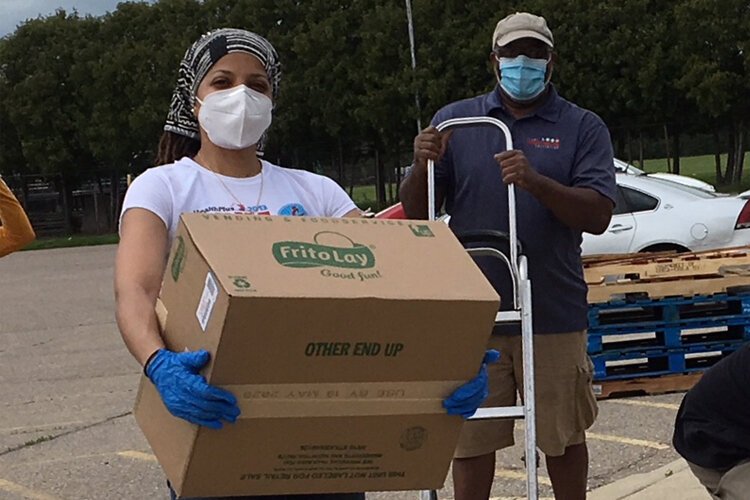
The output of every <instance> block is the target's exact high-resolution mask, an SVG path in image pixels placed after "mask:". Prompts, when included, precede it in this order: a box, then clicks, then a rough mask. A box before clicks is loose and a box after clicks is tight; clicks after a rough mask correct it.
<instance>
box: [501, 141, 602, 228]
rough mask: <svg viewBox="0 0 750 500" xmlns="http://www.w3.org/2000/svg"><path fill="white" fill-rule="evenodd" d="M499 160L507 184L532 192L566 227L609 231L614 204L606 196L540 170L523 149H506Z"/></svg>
mask: <svg viewBox="0 0 750 500" xmlns="http://www.w3.org/2000/svg"><path fill="white" fill-rule="evenodd" d="M495 160H497V162H498V163H499V164H500V168H501V169H502V171H503V181H504V182H505V183H506V184H515V185H516V186H518V187H519V188H521V189H524V190H526V191H528V192H529V193H531V194H532V195H533V196H534V197H535V198H536V199H538V200H539V201H540V202H541V203H542V204H543V205H544V206H545V207H547V208H548V209H549V210H550V211H551V212H552V213H553V214H554V215H555V217H557V218H558V219H560V221H561V222H562V223H563V224H565V225H566V226H568V227H571V228H573V229H578V230H580V231H585V232H587V233H591V234H602V233H603V232H604V231H606V230H607V227H608V226H609V221H610V219H611V218H612V209H613V208H614V205H613V203H612V201H611V200H610V199H609V198H607V197H606V196H604V195H602V194H599V192H597V191H596V190H594V189H591V188H587V187H575V186H573V187H571V186H564V185H562V184H560V183H559V182H557V181H556V180H554V179H551V178H549V177H547V176H544V175H542V174H540V173H538V172H537V171H536V170H534V168H532V167H531V165H530V164H529V160H528V159H527V158H526V155H524V154H523V152H522V151H518V150H512V151H505V152H503V153H500V154H497V155H495Z"/></svg>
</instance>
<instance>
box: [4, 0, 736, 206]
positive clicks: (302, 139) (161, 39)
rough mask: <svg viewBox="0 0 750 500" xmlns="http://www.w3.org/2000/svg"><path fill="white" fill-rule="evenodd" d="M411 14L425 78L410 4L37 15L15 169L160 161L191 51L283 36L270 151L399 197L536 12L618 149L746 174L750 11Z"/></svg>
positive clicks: (656, 0)
mask: <svg viewBox="0 0 750 500" xmlns="http://www.w3.org/2000/svg"><path fill="white" fill-rule="evenodd" d="M412 4H413V16H414V28H415V38H416V60H417V66H416V70H412V67H411V56H410V51H409V47H410V45H409V37H408V31H407V23H406V6H405V2H404V0H304V1H302V0H204V1H199V0H160V1H157V2H155V3H139V2H123V3H121V4H119V6H118V7H117V9H116V10H115V11H113V12H111V13H110V14H107V15H105V16H101V17H91V16H82V15H79V14H78V13H76V12H75V11H73V12H67V11H64V10H59V11H57V13H55V14H54V15H51V16H48V17H40V18H37V19H33V20H28V21H26V22H24V23H22V24H21V25H19V26H18V28H17V29H16V30H15V31H14V32H13V33H11V34H9V35H7V36H6V37H4V38H2V39H0V172H2V173H4V174H31V173H34V174H36V173H39V174H56V175H58V176H59V177H60V179H62V185H63V189H65V190H68V191H69V190H71V189H73V187H74V186H76V185H78V184H80V182H82V181H83V180H85V179H86V178H88V177H90V176H92V175H97V176H100V177H101V176H105V177H111V178H112V179H113V181H116V179H118V178H119V177H121V176H122V175H123V174H124V173H137V172H138V171H140V170H143V169H144V168H146V167H148V166H150V165H151V164H152V161H153V157H154V151H155V148H156V144H157V142H158V138H159V136H160V134H161V128H162V126H163V123H164V119H165V116H166V112H167V108H168V106H169V101H170V96H171V93H172V90H173V87H174V84H175V81H176V72H177V66H178V63H179V61H180V59H181V57H182V55H183V54H184V51H185V49H186V48H187V47H188V46H189V45H190V44H191V43H192V42H193V41H194V40H195V39H196V38H197V37H198V36H199V35H201V34H202V33H205V32H207V31H209V30H210V29H213V28H217V27H226V26H232V27H240V28H245V29H249V30H252V31H256V32H258V33H260V34H262V35H264V36H266V37H267V38H268V39H269V40H271V42H272V43H273V44H274V45H275V46H276V48H277V50H278V52H279V54H280V57H281V60H282V64H283V72H284V74H283V78H282V84H281V94H280V97H279V100H278V102H277V103H276V110H275V116H274V123H273V125H272V128H271V130H270V141H269V144H268V147H267V153H266V154H267V157H268V158H269V159H270V160H272V161H278V162H279V163H281V164H283V165H286V166H293V167H297V168H305V169H310V170H316V171H319V172H323V173H326V174H328V175H331V176H332V177H334V178H336V179H337V180H339V182H341V183H342V184H343V185H345V186H351V185H354V184H357V183H361V182H370V181H372V180H374V181H375V183H376V184H377V186H378V189H377V193H378V201H379V202H380V203H381V204H384V203H386V202H389V201H391V199H392V197H393V196H394V195H395V194H394V190H393V189H388V186H389V185H390V183H392V182H397V181H398V179H399V176H400V174H401V172H402V167H403V166H404V165H406V164H408V163H409V162H410V161H411V153H410V151H411V143H412V140H413V137H414V135H415V132H416V122H417V118H418V117H419V118H420V119H421V121H422V123H427V122H429V120H430V118H431V117H432V115H433V113H434V112H435V111H436V110H437V109H438V108H440V107H441V106H443V105H445V104H446V103H448V102H450V101H453V100H456V99H460V98H465V97H470V96H473V95H476V94H478V93H481V92H485V91H487V90H488V89H491V88H492V86H493V85H494V83H495V82H494V76H493V73H492V71H491V67H490V65H489V62H488V54H489V51H490V48H491V47H490V39H491V35H492V32H493V29H494V25H495V23H496V22H497V21H498V20H499V19H500V18H502V17H504V16H505V15H506V14H508V13H511V12H515V11H520V10H527V11H531V12H535V13H538V14H541V15H543V16H544V17H546V19H547V21H548V23H549V25H550V27H551V29H552V31H553V33H554V35H555V41H556V52H557V53H558V60H557V64H556V69H555V73H554V76H553V82H554V83H555V85H556V86H557V88H558V90H559V91H560V93H561V94H562V95H563V96H565V97H566V98H568V99H570V100H572V101H574V102H576V103H577V104H579V105H581V106H583V107H586V108H589V109H591V110H593V111H595V112H597V113H598V114H599V115H600V116H601V117H602V118H603V119H604V120H605V122H606V123H607V125H608V126H609V127H610V130H611V132H612V136H613V141H614V143H615V147H616V151H617V152H618V154H620V155H625V156H628V157H630V158H633V157H635V158H638V157H642V156H643V152H642V151H643V148H644V144H645V145H646V149H648V145H649V144H653V143H655V142H658V143H659V144H663V145H664V149H665V150H666V151H667V152H668V153H669V156H670V158H671V168H672V170H673V171H676V172H679V158H680V155H681V153H682V151H681V149H684V147H685V146H684V145H685V140H684V138H685V137H692V136H694V135H700V136H701V137H703V138H704V140H703V143H702V144H704V145H703V146H702V148H703V149H704V151H701V153H702V154H706V153H715V154H716V165H715V168H716V182H717V183H719V184H732V183H738V182H740V181H741V180H742V173H743V158H744V152H745V149H746V143H747V121H748V120H747V117H748V116H750V78H748V77H749V76H750V3H749V2H747V0H627V1H622V0H578V1H576V2H569V1H567V0H527V1H524V2H519V1H504V0H493V1H491V2H490V1H487V0H474V1H466V0H412ZM415 95H418V96H419V106H417V102H415ZM705 138H708V140H707V141H706V140H705ZM634 151H635V152H634ZM719 153H728V155H727V156H726V160H722V157H721V156H720V155H719Z"/></svg>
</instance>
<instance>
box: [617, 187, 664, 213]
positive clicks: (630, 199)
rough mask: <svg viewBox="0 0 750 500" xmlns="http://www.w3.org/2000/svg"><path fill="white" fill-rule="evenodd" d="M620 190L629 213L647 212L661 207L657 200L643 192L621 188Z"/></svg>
mask: <svg viewBox="0 0 750 500" xmlns="http://www.w3.org/2000/svg"><path fill="white" fill-rule="evenodd" d="M620 190H621V191H622V196H623V197H624V198H625V201H626V203H627V206H628V208H629V210H628V211H629V212H647V211H650V210H653V209H655V208H656V207H657V206H658V205H659V200H658V199H657V198H654V197H653V196H649V195H647V194H646V193H643V192H641V191H637V190H635V189H630V188H626V187H620Z"/></svg>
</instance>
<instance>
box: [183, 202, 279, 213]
mask: <svg viewBox="0 0 750 500" xmlns="http://www.w3.org/2000/svg"><path fill="white" fill-rule="evenodd" d="M193 212H194V213H199V214H216V213H219V214H255V215H271V211H270V210H269V209H268V206H267V205H255V206H252V207H249V206H247V205H243V204H242V203H233V204H232V206H231V207H227V206H223V205H212V206H210V207H206V208H199V209H197V210H193Z"/></svg>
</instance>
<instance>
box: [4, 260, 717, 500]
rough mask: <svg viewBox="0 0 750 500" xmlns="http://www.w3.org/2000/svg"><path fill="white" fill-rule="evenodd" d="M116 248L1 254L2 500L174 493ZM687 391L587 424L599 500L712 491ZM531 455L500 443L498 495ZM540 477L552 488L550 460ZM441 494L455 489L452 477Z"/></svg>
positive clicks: (520, 483) (616, 406)
mask: <svg viewBox="0 0 750 500" xmlns="http://www.w3.org/2000/svg"><path fill="white" fill-rule="evenodd" d="M114 253H115V247H113V246H101V247H85V248H73V249H60V250H40V251H33V252H22V253H18V254H14V255H11V256H9V257H6V258H3V259H2V260H0V499H9V500H18V499H34V500H86V499H92V500H93V499H97V500H98V499H111V500H115V499H167V498H168V494H167V492H166V486H165V479H164V477H163V475H162V473H161V470H160V468H159V465H158V463H157V462H156V460H155V458H154V456H153V455H152V454H151V451H150V449H149V447H148V444H147V443H146V441H145V439H144V438H143V436H142V435H141V433H140V431H139V429H138V427H137V425H136V424H135V421H134V419H133V417H132V413H131V410H132V407H133V402H134V399H135V393H136V390H137V386H138V380H139V377H140V369H139V366H138V365H137V363H135V361H133V360H132V359H131V358H130V355H129V354H128V352H127V350H126V349H125V347H124V345H123V343H122V341H121V340H120V336H119V333H118V332H117V328H116V325H115V321H114V300H113V293H112V271H113V269H112V264H113V260H114ZM681 397H682V395H681V394H667V395H662V396H651V397H634V398H628V399H613V400H607V401H602V402H600V414H599V418H598V420H597V422H596V424H595V425H594V427H593V428H592V429H591V432H590V433H589V434H588V442H589V449H590V456H591V466H590V472H589V486H590V489H591V490H592V494H591V495H590V498H592V499H595V500H605V499H606V500H609V499H620V498H622V499H625V498H627V499H639V498H640V499H642V500H647V499H650V498H659V500H670V499H675V500H684V499H690V500H698V499H701V498H708V496H707V495H706V494H705V493H704V492H703V491H702V489H701V488H700V487H699V486H698V485H697V483H696V482H695V480H694V479H693V478H692V476H691V475H690V474H689V472H688V471H687V470H686V469H685V465H684V463H683V462H680V461H678V460H677V459H678V458H679V457H678V456H677V455H676V454H675V452H674V451H673V450H672V449H671V447H670V444H669V443H670V438H671V432H672V423H673V421H674V416H675V413H676V411H677V408H678V406H679V402H680V399H681ZM517 434H518V441H519V443H520V442H521V439H522V433H521V430H520V428H519V429H518V430H517ZM521 455H522V449H521V446H519V445H517V446H516V447H514V448H512V449H509V450H504V451H502V452H500V453H498V464H497V470H496V480H495V483H494V487H493V492H492V497H493V498H494V499H506V498H507V499H510V498H519V497H523V496H524V470H523V465H522V462H521V460H520V458H521ZM540 481H541V484H542V491H541V493H542V497H543V498H551V497H552V493H551V488H550V487H549V479H548V476H547V474H546V471H545V470H544V468H542V470H541V471H540ZM688 491H689V492H690V493H689V494H688V493H686V492H688ZM649 495H651V496H649ZM691 495H692V496H691ZM440 497H441V498H452V491H451V488H450V480H448V482H447V485H446V488H445V489H444V490H442V491H441V492H440ZM412 498H413V499H416V498H417V494H416V493H414V492H407V493H403V492H401V493H371V494H368V499H372V500H375V499H378V500H381V499H382V500H385V499H393V500H400V499H412Z"/></svg>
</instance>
